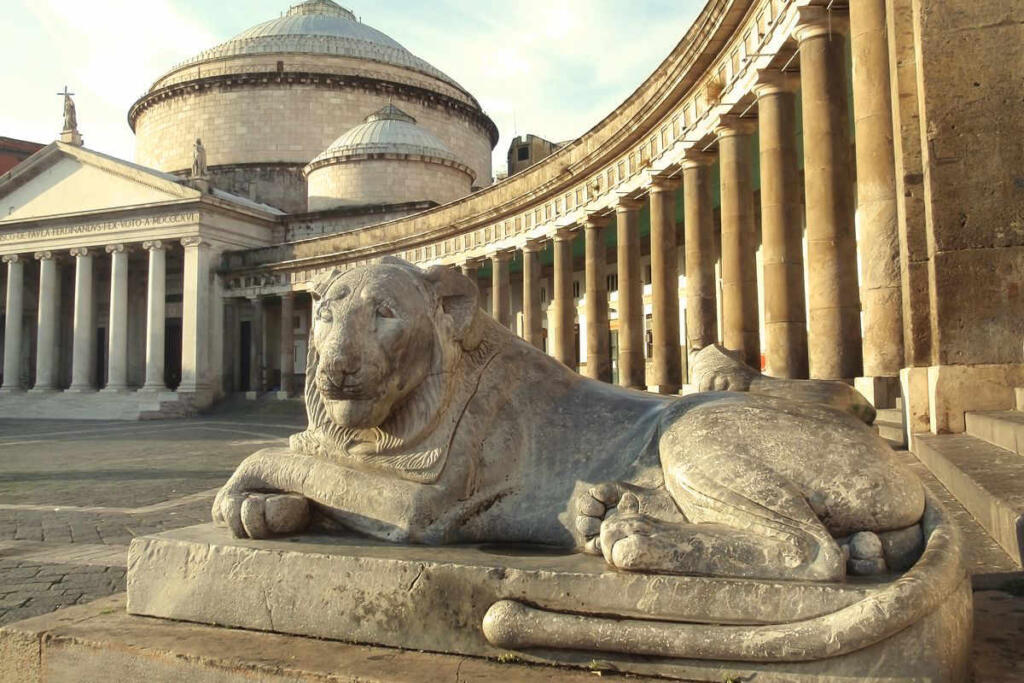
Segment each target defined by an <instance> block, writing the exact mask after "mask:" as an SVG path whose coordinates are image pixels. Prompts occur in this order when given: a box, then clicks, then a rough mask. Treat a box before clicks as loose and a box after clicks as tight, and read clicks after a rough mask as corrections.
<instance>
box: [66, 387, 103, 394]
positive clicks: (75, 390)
mask: <svg viewBox="0 0 1024 683" xmlns="http://www.w3.org/2000/svg"><path fill="white" fill-rule="evenodd" d="M64 393H65V394H97V393H99V390H98V389H97V388H96V387H76V386H71V387H68V388H67V389H65V390H64Z"/></svg>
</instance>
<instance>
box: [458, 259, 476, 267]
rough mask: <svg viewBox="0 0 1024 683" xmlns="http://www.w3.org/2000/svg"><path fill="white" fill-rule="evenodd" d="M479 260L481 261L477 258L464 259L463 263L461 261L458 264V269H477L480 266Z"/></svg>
mask: <svg viewBox="0 0 1024 683" xmlns="http://www.w3.org/2000/svg"><path fill="white" fill-rule="evenodd" d="M480 260H481V259H479V258H470V259H466V260H465V261H463V262H462V263H460V264H459V267H460V268H479V267H480V266H481V265H482V264H481V263H480Z"/></svg>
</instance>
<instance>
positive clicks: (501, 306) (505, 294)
mask: <svg viewBox="0 0 1024 683" xmlns="http://www.w3.org/2000/svg"><path fill="white" fill-rule="evenodd" d="M490 258H491V312H492V314H493V316H494V319H495V320H497V321H498V322H499V323H500V324H501V326H502V327H508V326H509V324H510V322H511V320H510V318H511V310H512V304H511V301H510V300H509V295H510V294H511V292H510V291H509V275H508V262H509V260H510V259H511V258H512V252H510V251H499V252H497V253H495V254H492V255H491V257H490Z"/></svg>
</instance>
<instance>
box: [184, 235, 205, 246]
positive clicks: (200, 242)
mask: <svg viewBox="0 0 1024 683" xmlns="http://www.w3.org/2000/svg"><path fill="white" fill-rule="evenodd" d="M181 246H183V247H208V246H210V243H209V242H207V241H206V240H204V239H203V238H202V237H199V236H198V235H196V236H194V237H184V238H182V240H181Z"/></svg>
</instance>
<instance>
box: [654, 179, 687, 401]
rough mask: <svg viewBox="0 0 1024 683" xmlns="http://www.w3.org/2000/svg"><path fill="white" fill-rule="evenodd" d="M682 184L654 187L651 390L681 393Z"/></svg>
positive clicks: (664, 183)
mask: <svg viewBox="0 0 1024 683" xmlns="http://www.w3.org/2000/svg"><path fill="white" fill-rule="evenodd" d="M678 188H679V181H678V180H674V179H668V178H656V179H655V180H654V182H653V184H652V185H651V327H652V330H651V333H652V336H653V337H654V354H653V355H654V373H653V377H652V378H651V382H650V384H651V387H650V388H651V390H653V391H656V392H658V393H660V394H677V393H679V390H680V389H681V388H682V386H683V362H682V361H683V359H682V353H681V351H680V345H679V260H678V258H677V249H678V242H677V241H676V240H677V238H676V221H675V192H676V190H677V189H678Z"/></svg>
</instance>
